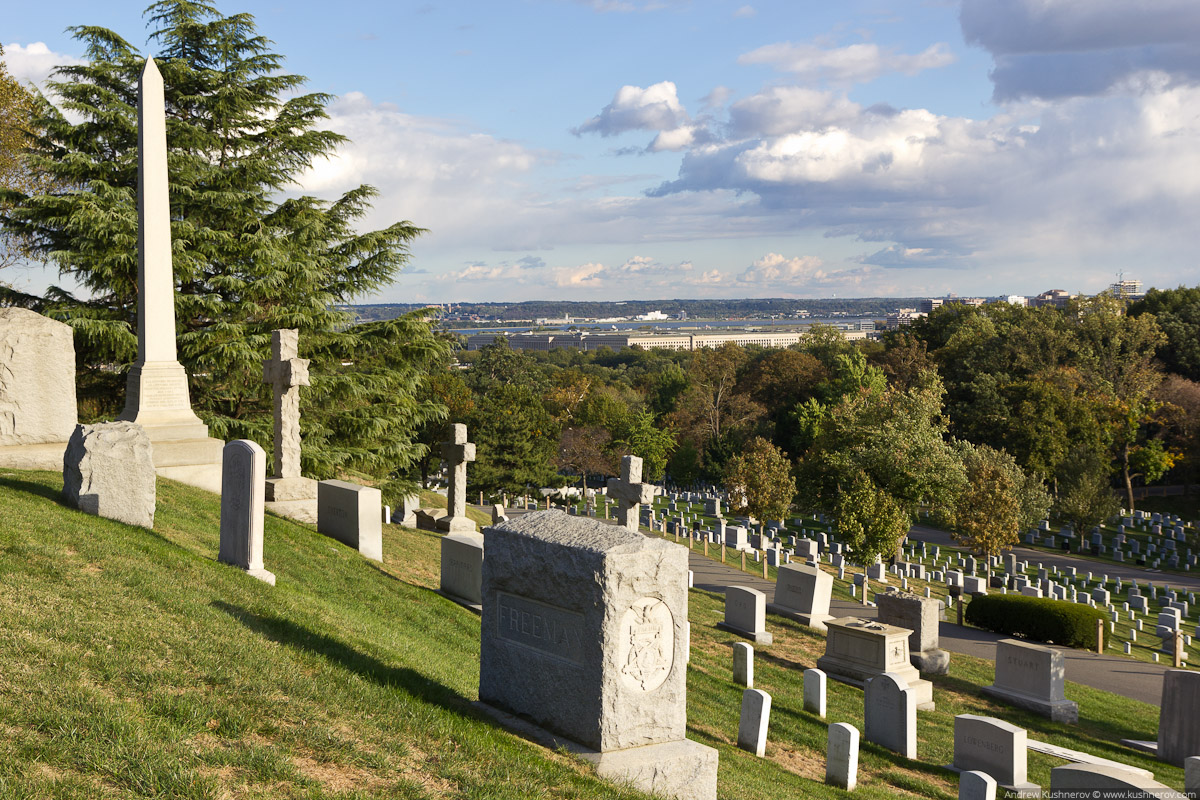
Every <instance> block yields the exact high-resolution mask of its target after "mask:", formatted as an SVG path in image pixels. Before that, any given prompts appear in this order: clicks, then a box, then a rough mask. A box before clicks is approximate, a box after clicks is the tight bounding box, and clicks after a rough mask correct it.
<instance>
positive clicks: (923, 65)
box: [738, 42, 955, 84]
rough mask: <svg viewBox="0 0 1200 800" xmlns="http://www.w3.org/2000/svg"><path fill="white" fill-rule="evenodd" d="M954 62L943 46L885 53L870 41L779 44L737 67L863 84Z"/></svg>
mask: <svg viewBox="0 0 1200 800" xmlns="http://www.w3.org/2000/svg"><path fill="white" fill-rule="evenodd" d="M954 61H955V58H954V54H953V53H951V52H950V49H949V48H948V47H947V46H946V45H945V44H942V43H938V44H934V45H931V46H930V47H928V48H927V49H926V50H925V51H924V52H921V53H916V54H906V53H897V52H893V51H889V50H884V49H882V48H880V47H879V45H877V44H874V43H870V42H864V43H860V44H852V45H848V46H846V47H835V48H828V49H827V48H822V47H819V46H817V45H815V44H806V43H801V44H793V43H791V42H780V43H776V44H768V45H763V46H762V47H759V48H758V49H756V50H751V51H750V52H749V53H744V54H743V55H741V56H739V57H738V63H739V64H767V65H770V66H772V67H774V68H775V69H777V70H779V71H781V72H789V73H792V74H793V75H795V76H796V79H797V80H799V81H804V82H828V83H836V84H849V83H866V82H868V81H873V80H875V79H876V78H878V77H880V76H881V75H886V74H888V73H892V72H902V73H904V74H905V75H915V74H917V73H918V72H921V71H923V70H927V69H936V68H938V67H944V66H947V65H949V64H953V63H954Z"/></svg>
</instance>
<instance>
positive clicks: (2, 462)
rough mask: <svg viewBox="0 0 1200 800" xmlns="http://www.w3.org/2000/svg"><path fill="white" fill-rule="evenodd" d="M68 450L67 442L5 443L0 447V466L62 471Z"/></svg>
mask: <svg viewBox="0 0 1200 800" xmlns="http://www.w3.org/2000/svg"><path fill="white" fill-rule="evenodd" d="M66 451H67V443H66V442H42V443H40V444H11V445H4V446H3V447H0V467H8V468H9V469H46V470H53V471H55V472H61V471H62V467H63V454H64V453H66Z"/></svg>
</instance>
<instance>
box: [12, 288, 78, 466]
mask: <svg viewBox="0 0 1200 800" xmlns="http://www.w3.org/2000/svg"><path fill="white" fill-rule="evenodd" d="M77 421H78V416H77V413H76V408H75V342H74V339H73V338H72V333H71V328H70V326H69V325H64V324H63V323H61V322H57V321H55V320H52V319H50V318H49V317H43V316H42V315H41V314H38V313H35V312H33V311H29V310H28V309H24V308H0V466H3V467H13V468H15V469H61V468H62V463H63V453H64V452H65V451H66V449H67V440H68V439H69V438H71V434H72V433H74V432H75V425H76V423H77Z"/></svg>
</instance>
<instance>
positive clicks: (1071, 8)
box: [0, 0, 1200, 303]
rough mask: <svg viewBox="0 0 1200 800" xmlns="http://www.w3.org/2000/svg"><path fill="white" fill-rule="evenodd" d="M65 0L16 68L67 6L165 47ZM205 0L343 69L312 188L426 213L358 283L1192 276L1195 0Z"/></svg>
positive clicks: (32, 67) (910, 287)
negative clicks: (327, 151) (405, 258)
mask: <svg viewBox="0 0 1200 800" xmlns="http://www.w3.org/2000/svg"><path fill="white" fill-rule="evenodd" d="M52 6H53V13H47V9H48V8H50V7H49V6H40V4H35V3H20V4H16V6H15V7H13V8H9V9H8V10H7V11H6V14H5V21H4V26H3V31H2V33H0V41H2V42H3V44H4V48H5V61H6V63H7V66H8V69H9V71H10V72H12V73H13V74H14V75H16V76H18V77H19V78H21V79H23V80H30V81H34V82H35V83H41V82H43V81H44V80H45V79H46V76H47V75H48V74H49V72H50V70H51V69H52V68H53V67H54V66H55V65H58V64H66V63H71V62H73V61H78V60H79V58H80V56H81V54H82V47H81V46H80V44H79V43H78V42H76V41H75V40H74V39H72V38H71V35H70V33H69V32H67V31H65V30H64V28H65V27H66V26H69V25H98V26H102V27H107V28H110V29H112V30H114V31H116V32H118V33H119V34H121V35H122V36H123V37H125V38H126V39H127V40H129V41H130V42H132V43H133V44H135V45H136V46H138V47H139V48H140V49H141V50H142V52H145V53H147V54H148V55H153V53H154V50H153V43H149V42H147V32H148V30H147V28H146V24H145V19H144V18H143V16H142V11H143V9H144V5H143V3H142V2H134V3H131V2H125V0H110V2H106V3H104V4H98V3H95V2H93V1H92V0H86V1H84V0H56V1H55V2H54V3H53V4H52ZM217 7H218V9H219V10H220V11H221V12H222V13H224V14H234V13H242V12H248V13H250V14H252V15H253V16H254V18H255V20H256V24H257V26H258V29H259V32H260V33H261V34H263V35H264V36H266V37H268V38H269V39H271V40H272V41H273V42H274V43H275V51H276V52H278V53H281V54H282V55H284V56H286V63H285V68H286V70H287V71H289V72H291V73H297V74H301V75H305V76H307V78H308V83H307V85H306V87H305V90H306V91H316V92H327V93H329V94H331V95H333V96H335V99H334V100H333V101H332V102H331V103H330V104H329V106H328V111H329V120H328V123H327V124H328V126H329V127H330V128H331V129H333V130H335V131H338V132H339V133H342V134H345V135H347V136H349V137H350V140H351V141H350V142H349V143H348V144H346V145H345V146H343V147H342V148H341V149H340V150H339V151H338V152H337V154H336V155H335V156H334V157H332V158H330V159H322V160H321V161H318V162H316V163H314V164H313V165H312V167H311V168H310V169H309V170H307V171H306V172H305V173H304V174H303V175H301V176H300V178H299V180H298V185H297V186H296V187H295V191H296V192H297V193H306V194H313V195H316V196H319V197H323V198H327V199H333V198H336V197H338V196H340V194H341V193H343V192H345V191H347V190H349V189H351V188H353V187H356V186H358V185H360V184H363V183H366V184H370V185H372V186H374V187H376V189H377V190H378V191H379V196H378V197H377V199H376V201H375V204H374V207H373V209H372V211H371V212H370V214H369V215H368V217H367V218H366V219H365V221H364V229H371V228H379V227H384V226H386V225H389V224H391V223H393V222H396V221H398V220H409V221H411V222H413V223H415V224H416V225H418V226H420V227H422V228H426V229H428V233H426V234H424V235H422V236H421V237H420V238H419V239H417V240H416V241H415V242H414V243H413V246H412V260H411V263H410V265H409V266H408V268H407V269H406V270H405V272H404V273H403V274H401V275H400V276H399V277H398V278H397V280H396V281H395V283H394V284H393V285H391V286H390V287H388V288H386V289H384V290H382V291H381V292H380V293H379V294H377V295H374V296H370V297H363V298H359V301H361V302H404V303H413V302H431V303H433V302H437V303H444V302H457V301H500V302H515V301H520V300H526V299H565V300H624V299H656V298H664V299H665V298H675V297H679V298H705V297H729V298H733V297H737V298H741V297H797V298H805V297H865V296H921V295H928V296H940V295H945V294H947V293H951V292H953V293H957V294H959V295H963V296H974V295H979V296H998V295H1008V294H1026V295H1028V294H1036V293H1038V292H1041V291H1044V290H1047V289H1052V288H1061V289H1066V290H1068V291H1071V292H1076V291H1081V292H1096V291H1100V290H1102V289H1104V288H1105V287H1107V286H1108V284H1110V283H1112V282H1113V281H1114V280H1116V279H1117V277H1118V275H1122V274H1123V275H1124V277H1125V278H1133V279H1139V280H1141V281H1142V282H1143V283H1144V284H1145V285H1146V286H1158V287H1160V288H1166V287H1173V286H1176V285H1181V284H1183V285H1195V284H1197V283H1200V280H1197V276H1198V275H1200V271H1198V270H1197V256H1196V253H1197V239H1198V235H1200V213H1198V212H1200V202H1198V201H1200V3H1197V2H1196V1H1195V0H1137V1H1136V2H1135V1H1134V0H960V1H958V2H954V1H952V0H924V1H922V0H904V1H901V0H840V2H837V3H831V2H828V1H827V0H782V1H781V2H766V1H765V0H760V1H755V0H750V2H745V1H744V0H730V1H729V2H725V1H724V0H479V1H478V2H467V1H466V0H460V1H459V2H438V3H431V2H387V3H376V2H355V0H350V1H349V2H343V3H338V4H330V3H327V2H322V3H316V2H308V1H307V0H302V1H300V2H295V1H293V0H289V2H287V3H279V2H259V1H258V0H240V2H233V1H232V0H219V2H218V3H217ZM51 280H56V277H55V276H54V275H48V274H45V273H43V272H40V271H38V270H29V271H27V272H26V273H25V274H24V275H23V276H22V278H21V279H20V281H24V283H25V285H26V286H27V288H33V289H37V288H39V287H41V286H44V285H45V284H46V283H47V282H49V281H51ZM20 281H15V282H18V283H20Z"/></svg>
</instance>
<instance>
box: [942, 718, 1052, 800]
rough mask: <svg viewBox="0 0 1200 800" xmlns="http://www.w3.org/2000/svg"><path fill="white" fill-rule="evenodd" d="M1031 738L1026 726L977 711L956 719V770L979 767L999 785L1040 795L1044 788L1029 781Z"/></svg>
mask: <svg viewBox="0 0 1200 800" xmlns="http://www.w3.org/2000/svg"><path fill="white" fill-rule="evenodd" d="M1028 741H1029V737H1028V735H1027V734H1026V732H1025V729H1024V728H1018V727H1017V726H1016V725H1010V724H1009V723H1007V722H1004V721H1003V720H998V719H993V718H991V717H981V716H978V715H976V714H959V715H958V716H956V717H955V718H954V763H953V764H951V765H950V769H953V770H954V771H956V772H965V771H968V770H976V771H979V772H983V773H985V774H987V775H991V776H992V777H993V778H995V780H996V783H997V784H998V785H999V786H1000V788H1002V789H1005V790H1007V791H1009V792H1013V793H1015V794H1018V795H1020V796H1022V797H1038V796H1039V795H1040V794H1041V787H1040V786H1038V785H1037V784H1033V783H1030V782H1029V778H1028V774H1029V773H1028V754H1027V752H1026V748H1027V746H1028Z"/></svg>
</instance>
